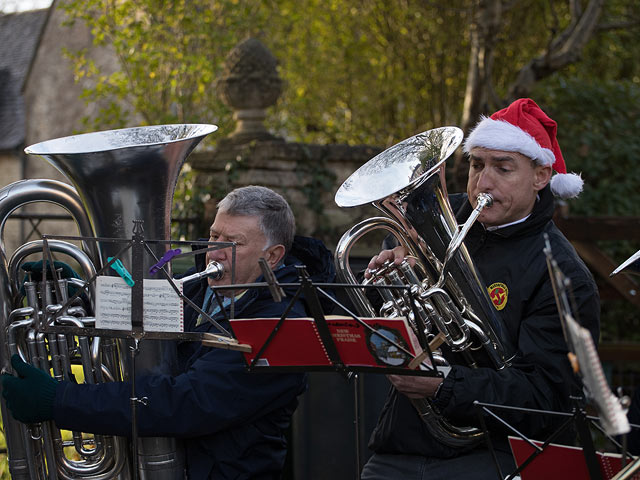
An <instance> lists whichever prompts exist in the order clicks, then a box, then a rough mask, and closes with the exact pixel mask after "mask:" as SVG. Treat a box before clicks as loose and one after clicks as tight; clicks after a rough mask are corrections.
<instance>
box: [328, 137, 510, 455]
mask: <svg viewBox="0 0 640 480" xmlns="http://www.w3.org/2000/svg"><path fill="white" fill-rule="evenodd" d="M462 138H463V134H462V130H460V129H459V128H457V127H441V128H436V129H433V130H428V131H426V132H423V133H420V134H418V135H415V136H413V137H410V138H408V139H406V140H404V141H402V142H400V143H398V144H396V145H393V146H392V147H390V148H388V149H387V150H385V151H383V152H382V153H380V154H378V155H377V156H375V157H374V158H372V159H371V160H369V161H368V162H367V163H366V164H364V165H363V166H362V167H360V168H359V169H358V170H356V171H355V172H354V173H353V174H352V175H351V176H350V177H349V178H348V179H347V180H346V181H345V182H344V183H343V184H342V186H341V187H340V188H339V189H338V191H337V193H336V195H335V201H336V203H337V204H338V206H340V207H355V206H360V205H365V204H368V203H371V204H373V206H374V207H376V208H377V209H378V210H380V211H381V212H382V213H383V214H384V215H385V216H382V217H374V218H370V219H367V220H364V221H362V222H360V223H358V224H357V225H355V226H354V227H352V228H351V229H350V230H348V231H347V232H346V233H345V234H344V235H343V236H342V238H341V239H340V241H339V242H338V245H337V246H336V252H335V262H336V269H337V273H338V277H339V278H340V280H341V281H342V282H345V283H350V284H359V282H358V280H357V279H356V277H355V275H354V274H353V271H352V270H351V267H350V264H349V258H350V251H351V248H352V247H353V245H354V244H355V242H357V241H358V240H359V239H360V238H362V237H363V236H364V235H365V234H367V233H369V232H371V231H374V230H384V231H387V232H389V233H391V234H393V235H394V236H395V238H396V239H397V241H398V242H399V243H400V244H401V245H403V246H404V247H405V248H406V249H407V252H408V255H409V256H410V257H413V258H414V259H415V265H412V264H411V263H410V262H409V261H408V260H407V259H405V260H404V261H403V262H402V263H401V264H400V265H398V266H395V265H393V263H390V262H387V263H386V264H385V265H383V266H382V267H380V268H378V269H377V270H376V271H373V272H371V274H372V276H371V278H370V279H368V280H366V281H365V284H367V285H373V286H378V287H385V288H378V289H377V290H378V292H379V294H380V297H381V298H382V301H383V304H382V307H381V308H380V309H379V310H378V309H376V308H375V307H374V306H373V304H372V303H371V301H370V300H369V298H368V297H367V296H366V295H365V290H366V289H365V288H350V289H348V290H347V291H348V294H349V296H350V299H351V301H352V302H353V304H354V306H355V308H356V310H357V311H358V313H359V314H360V315H362V316H370V317H372V316H377V315H381V316H388V317H395V316H404V317H406V318H407V319H408V321H409V323H410V325H411V326H412V328H413V329H414V330H415V332H416V334H417V336H418V338H419V339H422V343H428V345H422V348H423V349H426V348H429V349H430V350H432V352H433V355H432V356H433V359H434V361H435V362H436V365H437V366H443V367H446V366H447V365H449V364H450V363H451V359H452V358H456V359H458V361H463V362H465V363H467V364H468V365H469V366H470V367H477V366H480V365H482V366H487V365H490V366H492V367H494V368H496V369H502V368H505V367H507V366H508V365H509V363H510V361H511V360H512V358H513V355H514V353H515V350H514V349H513V347H512V346H511V345H510V343H509V341H508V337H507V335H506V331H505V327H504V325H503V323H502V321H501V319H500V318H499V317H498V315H497V313H496V310H495V308H494V307H493V305H492V303H491V301H490V299H489V296H488V292H487V289H486V287H485V286H484V285H485V284H484V283H483V282H482V280H481V279H480V275H479V273H478V271H477V269H476V267H475V266H474V263H473V261H472V259H471V256H470V255H469V252H468V251H467V248H466V247H465V245H464V243H463V240H464V237H465V235H466V233H467V231H468V230H469V228H470V227H471V226H472V224H473V222H474V221H475V219H476V218H477V217H478V215H479V214H480V212H481V210H482V209H483V208H485V207H489V206H490V205H491V203H492V201H493V200H492V198H491V196H490V195H488V194H481V195H480V197H479V198H478V202H477V203H478V206H477V207H476V208H475V209H474V211H473V213H472V214H471V216H470V218H469V220H468V221H467V222H466V223H465V224H464V225H463V226H461V227H459V226H458V224H457V222H456V218H455V216H454V214H453V211H452V208H451V205H450V204H449V200H448V197H447V190H446V184H445V176H444V172H445V161H446V159H447V158H448V157H449V156H451V154H453V152H454V151H455V150H456V148H457V147H458V146H459V145H460V143H461V142H462ZM393 285H396V286H399V287H403V288H398V289H393V288H387V287H389V286H393ZM405 287H407V288H405ZM423 333H424V335H423ZM443 343H444V345H443V348H438V347H439V346H440V345H442V344H443ZM412 403H413V405H414V406H415V408H416V409H417V411H418V413H419V415H420V417H421V419H422V420H423V421H424V422H425V424H426V427H427V428H428V430H429V431H430V432H431V434H432V435H433V436H434V437H435V438H436V439H438V440H439V441H440V442H442V443H444V444H446V445H449V446H451V447H464V446H468V445H473V444H475V443H476V442H479V441H480V440H482V438H483V433H482V430H480V429H478V428H475V427H460V426H456V425H453V424H451V423H450V422H449V421H448V420H447V419H446V418H444V417H443V416H442V415H441V414H440V413H439V412H438V410H437V408H436V406H435V405H433V403H432V402H431V401H430V400H429V399H420V400H412Z"/></svg>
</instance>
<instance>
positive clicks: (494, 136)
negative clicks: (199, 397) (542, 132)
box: [462, 116, 556, 165]
mask: <svg viewBox="0 0 640 480" xmlns="http://www.w3.org/2000/svg"><path fill="white" fill-rule="evenodd" d="M474 147H484V148H489V149H491V150H502V151H505V152H518V153H521V154H522V155H524V156H526V157H529V158H530V159H532V160H534V161H535V162H536V163H538V164H540V165H553V163H554V162H555V160H556V157H555V155H554V154H553V152H552V151H551V150H550V149H548V148H543V147H542V146H540V144H539V143H538V142H537V141H536V139H535V138H533V137H532V136H531V135H529V134H528V133H527V132H525V131H524V130H522V129H521V128H520V127H517V126H515V125H513V124H511V123H509V122H506V121H504V120H493V119H492V118H489V117H485V116H482V117H481V120H480V122H479V123H478V125H476V127H475V128H474V129H473V130H472V131H471V133H469V136H468V137H467V139H466V140H465V142H464V145H463V147H462V149H463V150H464V152H465V153H469V152H470V151H471V149H472V148H474Z"/></svg>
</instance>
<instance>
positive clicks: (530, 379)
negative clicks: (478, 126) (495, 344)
mask: <svg viewBox="0 0 640 480" xmlns="http://www.w3.org/2000/svg"><path fill="white" fill-rule="evenodd" d="M456 205H460V206H461V207H460V209H458V210H457V211H458V214H457V217H458V221H459V222H460V223H462V222H463V221H464V220H465V219H466V218H467V217H468V215H469V214H470V212H471V206H470V204H469V202H468V201H467V198H466V195H460V196H454V197H453V198H452V206H454V208H455V207H456ZM552 215H553V196H552V194H551V192H550V190H549V187H546V188H545V189H544V190H543V191H542V192H541V193H540V196H539V200H538V201H537V203H536V205H535V206H534V210H533V212H532V214H531V216H530V217H529V218H528V219H527V220H526V221H524V222H522V223H520V224H516V225H513V226H510V227H505V228H502V229H498V230H495V231H493V232H491V231H487V230H485V229H484V227H483V226H482V225H481V224H479V223H476V224H475V225H474V227H473V228H472V229H471V231H470V232H469V235H468V236H467V238H466V240H465V244H466V245H467V248H468V249H469V251H470V253H471V256H472V257H473V259H474V262H475V264H476V266H477V268H478V270H479V272H480V275H481V277H482V279H483V281H484V283H485V285H486V286H487V288H488V289H489V290H491V289H492V288H496V287H498V288H501V293H504V292H506V297H504V301H503V303H499V302H498V303H499V306H501V307H502V308H501V309H500V310H499V311H498V314H499V315H500V317H501V318H502V319H503V322H504V325H505V327H506V332H507V335H508V337H509V339H510V340H511V342H512V343H513V345H514V346H515V347H516V349H517V350H516V356H515V359H514V361H513V364H512V366H511V367H510V368H506V369H503V370H500V371H497V370H495V369H493V368H489V367H481V368H477V369H471V368H469V367H468V366H466V365H462V364H459V365H453V367H452V369H451V371H450V373H449V374H448V376H447V377H446V379H445V380H444V382H443V384H442V387H441V388H440V390H439V392H438V394H437V396H436V398H435V400H434V403H435V405H436V407H438V408H439V409H440V410H441V411H442V413H443V414H444V416H445V417H446V418H448V419H449V420H450V421H451V423H453V424H454V425H475V426H477V425H478V420H477V416H476V411H475V409H474V406H473V402H474V401H475V400H478V401H480V402H485V403H491V404H498V405H511V406H518V407H525V408H531V409H540V410H551V411H563V412H567V411H570V410H571V400H570V396H571V395H575V394H579V393H580V391H581V389H580V386H579V382H578V381H577V379H576V377H575V375H573V373H572V371H571V368H570V365H569V362H568V359H567V346H566V343H565V340H564V336H563V333H562V327H561V324H560V320H559V317H558V311H557V307H556V302H555V297H554V294H553V290H552V286H551V280H550V277H549V272H548V269H547V264H546V257H545V255H544V253H543V248H544V234H545V233H546V234H548V235H549V240H550V244H551V249H552V252H553V256H554V258H555V259H556V260H557V262H558V264H559V267H560V269H561V270H562V271H563V272H564V274H565V275H566V276H567V277H568V278H570V279H571V282H572V289H573V294H574V296H575V300H576V305H577V310H578V311H577V312H574V313H575V314H576V315H577V317H578V318H579V319H580V321H581V323H582V325H583V326H584V327H586V328H587V329H588V330H589V331H590V332H591V334H592V335H593V338H594V340H595V341H596V342H597V340H598V336H599V326H600V325H599V315H600V303H599V296H598V290H597V288H596V285H595V282H594V280H593V277H592V275H591V273H590V272H589V270H588V269H587V267H586V266H585V264H584V263H583V262H582V260H581V259H580V258H579V257H578V255H577V253H576V252H575V250H574V249H573V247H572V246H571V244H570V243H569V241H568V240H567V239H566V238H565V237H564V236H563V235H562V233H561V232H560V231H559V230H558V229H557V227H556V226H555V225H554V223H553V222H552V220H551V217H552ZM505 287H506V288H505ZM505 302H506V303H505ZM496 413H498V414H499V415H500V416H501V417H502V418H504V419H505V420H506V421H507V422H509V423H510V424H511V425H513V426H515V427H516V428H518V429H519V430H520V431H522V432H523V433H525V434H527V435H530V436H532V437H534V438H541V436H543V435H544V434H545V433H547V432H549V431H550V430H551V429H552V428H554V427H555V426H557V422H556V421H555V420H554V419H552V418H551V417H549V416H544V415H534V414H531V413H514V412H506V411H503V410H501V411H496ZM489 429H490V430H491V431H492V433H495V434H496V435H497V436H499V437H501V438H504V431H503V430H502V429H501V428H500V426H499V424H496V423H492V422H491V421H489ZM370 448H372V450H374V451H375V452H378V453H404V454H417V455H425V456H430V457H439V458H447V457H452V456H455V455H458V454H459V453H461V452H460V451H459V450H455V449H452V448H449V447H447V446H445V445H442V444H440V443H438V442H436V441H435V439H434V438H433V437H432V436H431V435H430V433H429V432H428V431H427V429H426V428H425V426H424V424H423V423H422V422H421V420H420V419H419V417H418V415H417V413H416V411H415V409H414V408H413V406H412V405H411V403H410V402H409V401H408V399H407V398H406V397H405V396H404V395H401V394H398V393H397V392H396V391H395V389H391V392H390V394H389V397H388V399H387V402H386V404H385V406H384V408H383V411H382V413H381V416H380V419H379V422H378V425H377V426H376V429H375V430H374V432H373V434H372V437H371V440H370Z"/></svg>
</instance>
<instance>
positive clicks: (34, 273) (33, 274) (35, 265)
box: [20, 260, 80, 295]
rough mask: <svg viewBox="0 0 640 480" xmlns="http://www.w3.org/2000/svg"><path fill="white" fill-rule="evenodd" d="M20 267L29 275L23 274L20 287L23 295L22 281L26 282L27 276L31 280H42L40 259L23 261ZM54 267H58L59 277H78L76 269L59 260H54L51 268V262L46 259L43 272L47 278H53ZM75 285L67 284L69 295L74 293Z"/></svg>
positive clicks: (56, 268)
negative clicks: (45, 266)
mask: <svg viewBox="0 0 640 480" xmlns="http://www.w3.org/2000/svg"><path fill="white" fill-rule="evenodd" d="M20 269H21V270H24V271H25V272H27V273H28V274H30V275H25V276H24V280H23V282H22V283H23V285H22V287H20V293H21V294H22V295H24V282H26V281H27V280H28V279H29V278H30V279H31V281H33V282H40V281H41V280H42V260H38V261H37V262H24V263H23V264H21V265H20ZM54 269H55V270H58V269H60V274H59V275H60V278H80V275H78V274H77V273H76V271H75V270H74V269H73V268H71V267H70V266H69V265H67V264H66V263H64V262H60V261H58V260H55V261H54V262H53V269H52V268H51V262H49V261H48V260H47V268H46V269H45V272H46V274H47V279H48V280H52V279H53V278H54V274H53V273H54V272H53V271H54ZM76 290H77V289H76V287H74V286H73V285H69V295H74V294H75V293H76Z"/></svg>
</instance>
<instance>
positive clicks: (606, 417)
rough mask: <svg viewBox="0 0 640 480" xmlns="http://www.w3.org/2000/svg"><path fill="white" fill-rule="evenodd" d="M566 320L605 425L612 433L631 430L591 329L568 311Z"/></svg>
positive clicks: (608, 432)
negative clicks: (613, 390) (583, 325)
mask: <svg viewBox="0 0 640 480" xmlns="http://www.w3.org/2000/svg"><path fill="white" fill-rule="evenodd" d="M564 320H565V322H566V326H567V333H568V334H569V336H570V337H571V340H572V342H571V343H572V344H573V347H574V350H575V351H574V352H573V353H575V355H576V357H578V363H579V367H580V374H581V376H582V382H583V384H584V386H585V389H586V390H587V393H588V397H590V398H591V400H593V402H594V403H595V405H596V408H597V409H598V413H599V414H600V423H601V424H602V428H603V429H604V431H605V432H606V433H607V434H609V435H622V434H624V433H629V431H630V430H631V427H630V426H629V421H628V420H627V416H626V414H625V412H624V410H623V409H622V405H620V401H619V400H618V398H617V397H616V396H615V395H614V394H613V392H611V389H610V388H609V384H608V383H607V379H606V378H605V376H604V371H603V370H602V363H601V362H600V357H599V356H598V352H597V350H596V347H595V345H594V343H593V338H592V337H591V334H590V333H589V330H587V329H586V328H584V327H581V326H580V325H579V324H578V322H576V321H575V320H574V319H573V317H572V316H571V315H570V314H565V315H564Z"/></svg>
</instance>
